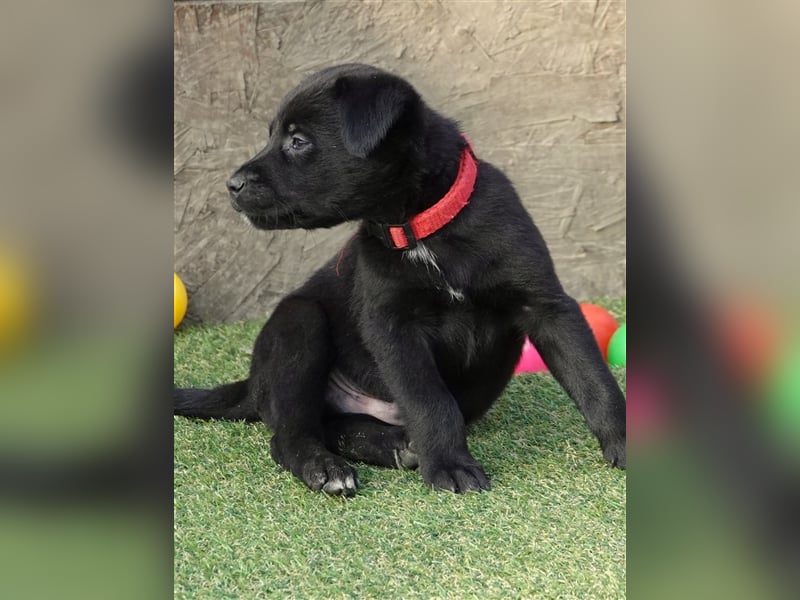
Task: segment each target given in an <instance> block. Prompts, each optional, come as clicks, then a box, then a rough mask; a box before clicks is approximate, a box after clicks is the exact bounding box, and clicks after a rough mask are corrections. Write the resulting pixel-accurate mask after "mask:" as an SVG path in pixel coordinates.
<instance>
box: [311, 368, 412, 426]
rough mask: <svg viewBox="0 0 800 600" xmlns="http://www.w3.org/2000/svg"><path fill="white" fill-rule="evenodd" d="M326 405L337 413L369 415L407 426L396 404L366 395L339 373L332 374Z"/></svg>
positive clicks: (326, 394) (392, 423)
mask: <svg viewBox="0 0 800 600" xmlns="http://www.w3.org/2000/svg"><path fill="white" fill-rule="evenodd" d="M325 403H326V404H327V405H328V406H329V407H330V408H331V409H333V410H334V411H336V412H340V413H356V414H361V415H369V416H371V417H375V418H376V419H378V420H380V421H383V422H384V423H388V424H389V425H405V422H404V421H403V418H402V417H401V416H400V410H399V409H398V407H397V405H396V404H395V403H394V402H386V401H385V400H381V399H380V398H373V397H372V396H368V395H366V394H364V393H363V392H361V391H360V390H359V389H358V388H356V387H355V386H354V385H353V384H352V383H351V382H350V380H348V379H347V378H346V377H345V376H344V375H342V374H341V373H340V372H339V371H333V372H332V373H331V376H330V379H329V380H328V388H327V390H326V392H325Z"/></svg>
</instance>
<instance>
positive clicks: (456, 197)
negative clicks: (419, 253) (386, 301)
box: [367, 138, 478, 250]
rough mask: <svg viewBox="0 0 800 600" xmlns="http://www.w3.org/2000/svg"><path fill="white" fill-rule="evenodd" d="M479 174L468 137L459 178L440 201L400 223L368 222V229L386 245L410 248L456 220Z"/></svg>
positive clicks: (401, 248)
mask: <svg viewBox="0 0 800 600" xmlns="http://www.w3.org/2000/svg"><path fill="white" fill-rule="evenodd" d="M464 139H465V140H466V138H464ZM477 176H478V163H477V162H476V160H475V154H474V153H473V151H472V146H471V145H470V143H469V140H467V145H466V146H465V147H464V149H463V150H462V151H461V163H460V164H459V166H458V175H456V180H455V181H454V182H453V186H452V187H451V188H450V190H449V191H448V192H447V193H446V194H445V195H444V197H443V198H442V199H441V200H439V201H438V202H437V203H436V204H434V205H433V206H431V207H430V208H428V209H426V210H424V211H422V212H421V213H419V214H418V215H415V216H413V217H411V219H409V221H408V222H407V223H403V224H401V225H386V224H383V223H375V222H372V221H368V222H367V231H369V232H370V233H371V234H372V235H374V236H375V237H377V238H378V239H379V240H381V242H383V245H384V246H386V247H387V248H391V249H393V250H411V249H412V248H414V247H416V245H417V241H418V240H421V239H423V238H426V237H428V236H429V235H432V234H434V233H436V232H437V231H439V230H440V229H441V228H442V227H444V226H445V225H447V224H448V223H449V222H450V221H452V220H453V219H455V217H456V215H457V214H458V213H459V212H461V209H462V208H464V207H465V206H466V205H467V204H469V197H470V196H471V195H472V190H473V189H475V179H476V178H477Z"/></svg>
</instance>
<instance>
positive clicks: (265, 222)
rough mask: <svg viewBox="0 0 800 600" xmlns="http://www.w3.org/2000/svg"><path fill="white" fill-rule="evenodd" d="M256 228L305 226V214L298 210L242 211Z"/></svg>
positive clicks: (295, 227) (294, 227)
mask: <svg viewBox="0 0 800 600" xmlns="http://www.w3.org/2000/svg"><path fill="white" fill-rule="evenodd" d="M241 214H242V217H244V219H245V220H246V221H247V222H248V223H250V225H252V226H253V227H255V228H256V229H264V230H269V229H297V228H300V227H303V220H304V219H303V215H302V214H301V213H299V212H298V211H292V212H286V213H274V214H262V213H246V212H243V213H241Z"/></svg>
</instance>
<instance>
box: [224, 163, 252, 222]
mask: <svg viewBox="0 0 800 600" xmlns="http://www.w3.org/2000/svg"><path fill="white" fill-rule="evenodd" d="M247 184H248V179H247V176H246V175H244V174H242V173H236V174H234V175H233V177H231V178H230V179H228V181H226V182H225V186H226V187H227V188H228V193H229V194H230V195H231V206H233V210H235V211H236V212H242V206H241V204H240V203H239V198H240V197H241V195H242V192H244V190H245V188H246V187H247Z"/></svg>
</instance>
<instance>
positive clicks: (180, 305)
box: [172, 273, 189, 329]
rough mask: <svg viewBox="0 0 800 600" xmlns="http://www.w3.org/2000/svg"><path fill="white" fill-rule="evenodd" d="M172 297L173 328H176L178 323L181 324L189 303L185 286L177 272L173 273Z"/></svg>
mask: <svg viewBox="0 0 800 600" xmlns="http://www.w3.org/2000/svg"><path fill="white" fill-rule="evenodd" d="M172 297H173V300H174V301H175V311H174V313H173V321H174V325H173V329H176V328H177V327H178V325H180V324H181V321H183V317H184V315H185V314H186V306H187V305H188V304H189V297H188V296H187V295H186V288H185V287H184V286H183V282H182V281H181V278H180V277H178V274H177V273H175V279H174V283H173V292H172Z"/></svg>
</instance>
